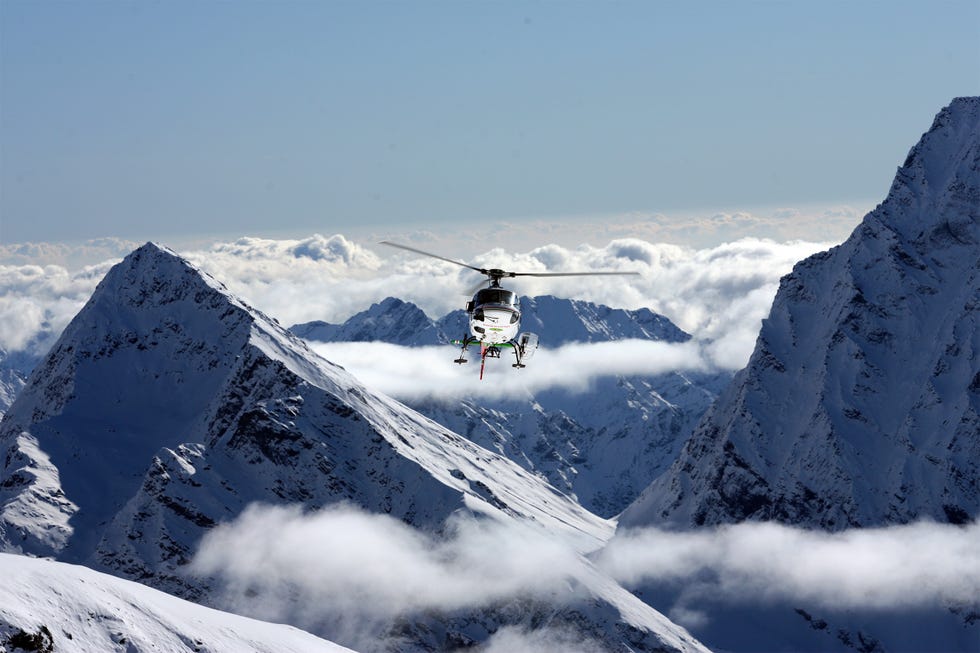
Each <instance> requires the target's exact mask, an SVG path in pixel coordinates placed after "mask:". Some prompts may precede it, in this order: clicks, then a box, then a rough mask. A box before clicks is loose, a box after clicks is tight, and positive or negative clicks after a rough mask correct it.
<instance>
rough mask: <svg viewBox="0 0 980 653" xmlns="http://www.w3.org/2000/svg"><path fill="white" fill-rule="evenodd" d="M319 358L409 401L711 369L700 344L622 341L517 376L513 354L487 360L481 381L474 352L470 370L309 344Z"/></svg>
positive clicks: (346, 346) (523, 392)
mask: <svg viewBox="0 0 980 653" xmlns="http://www.w3.org/2000/svg"><path fill="white" fill-rule="evenodd" d="M311 345H312V348H313V350H314V351H316V352H317V353H318V354H320V355H321V356H323V357H324V358H326V359H327V360H329V361H332V362H334V363H336V364H338V365H341V366H342V367H344V368H345V369H347V370H348V371H349V372H351V373H352V374H353V375H354V376H356V377H357V378H358V379H360V380H361V381H363V382H364V383H365V384H367V385H368V386H370V387H372V388H375V389H377V390H380V391H381V392H384V393H385V394H387V395H390V396H392V397H395V398H397V399H401V400H403V401H411V400H417V399H428V398H437V399H444V400H445V399H452V398H456V397H465V396H482V397H493V398H499V397H521V396H527V394H528V393H535V392H538V391H541V390H544V389H546V388H565V389H568V390H571V391H573V392H585V391H587V390H589V388H590V385H591V383H592V382H593V381H595V380H596V379H597V378H599V377H603V376H621V375H622V376H629V375H655V374H664V373H666V372H671V371H688V370H705V369H708V368H710V367H711V366H712V364H713V361H712V360H710V359H709V357H708V354H707V353H706V351H705V348H704V347H702V346H701V345H700V344H699V343H697V342H695V341H690V342H686V343H681V344H675V343H663V342H650V341H648V340H619V341H614V342H602V343H594V344H581V345H566V346H563V347H559V348H557V349H547V348H540V349H538V350H537V353H536V354H535V355H534V357H533V358H532V359H531V360H530V361H528V362H527V367H526V368H524V369H522V370H520V371H515V370H513V369H511V364H512V363H513V362H514V357H513V354H512V353H511V352H510V351H509V350H507V349H504V350H502V354H501V358H500V359H487V361H486V369H485V373H484V379H483V380H482V381H481V380H480V376H479V366H480V350H479V348H478V347H477V348H470V349H469V350H468V354H467V356H468V359H469V363H467V364H465V365H454V364H453V363H452V360H453V359H454V358H455V357H456V356H457V355H458V352H459V349H458V348H455V349H454V348H453V347H451V346H446V347H415V348H411V347H400V346H398V345H392V344H388V343H381V342H351V343H311Z"/></svg>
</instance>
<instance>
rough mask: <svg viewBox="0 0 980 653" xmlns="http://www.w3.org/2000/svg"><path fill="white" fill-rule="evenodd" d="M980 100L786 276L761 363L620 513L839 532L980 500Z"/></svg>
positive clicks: (961, 110)
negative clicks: (845, 229) (840, 238)
mask: <svg viewBox="0 0 980 653" xmlns="http://www.w3.org/2000/svg"><path fill="white" fill-rule="evenodd" d="M978 207H980V98H960V99H957V100H955V101H954V102H953V103H952V104H951V105H950V106H949V107H948V108H946V109H944V110H943V111H942V112H941V113H940V114H939V116H938V117H937V119H936V121H935V123H934V125H933V127H932V129H931V130H930V131H929V132H927V133H926V134H925V135H924V136H923V137H922V139H921V141H920V142H919V143H918V144H917V145H916V146H915V147H914V148H913V149H912V151H911V153H910V154H909V157H908V159H907V160H906V162H905V165H904V166H903V167H902V168H901V169H899V171H898V174H897V176H896V179H895V183H894V184H893V186H892V188H891V191H890V192H889V195H888V197H887V198H886V200H885V201H884V202H883V203H882V204H881V205H879V206H878V208H876V209H875V210H874V211H872V212H871V213H869V214H868V215H867V216H866V217H865V219H864V221H863V222H862V223H861V224H860V225H859V226H858V227H857V228H856V229H855V231H854V233H853V234H852V235H851V237H850V238H849V239H848V240H847V241H846V242H845V243H844V244H842V245H840V246H839V247H836V248H834V249H832V250H830V251H828V252H824V253H821V254H817V255H815V256H812V257H810V258H808V259H806V260H804V261H802V262H800V263H799V264H797V265H796V267H795V268H794V269H793V272H792V273H791V274H789V275H787V276H786V277H784V278H783V279H782V281H781V283H780V288H779V291H778V293H777V295H776V298H775V301H774V303H773V307H772V311H771V313H770V315H769V317H768V319H766V320H765V321H764V323H763V328H762V331H761V333H760V335H759V339H758V342H757V344H756V349H755V351H754V353H753V354H752V358H751V360H750V362H749V365H748V366H747V367H746V368H745V369H744V370H742V371H741V372H739V373H738V374H737V375H736V377H735V379H734V381H733V382H732V385H731V386H729V388H728V389H727V390H726V391H725V392H724V393H723V395H722V396H721V397H720V398H719V400H718V401H717V402H716V403H715V405H714V406H713V407H712V409H711V410H710V411H709V412H708V414H707V415H706V416H705V418H704V419H703V420H702V421H701V423H700V424H699V426H698V428H697V429H696V430H695V433H694V435H693V436H692V437H691V439H690V441H689V442H688V444H687V445H686V447H685V449H684V451H683V452H682V453H681V456H680V457H679V459H678V460H677V461H676V462H675V463H674V464H673V465H672V467H671V468H670V470H669V471H668V472H667V473H665V474H664V475H662V476H661V477H660V478H658V479H657V480H656V481H654V483H653V484H652V485H651V486H650V487H649V488H647V489H646V490H645V491H644V493H643V495H642V496H641V497H640V498H639V499H638V500H637V501H636V502H635V503H634V504H633V505H632V506H631V507H630V508H629V509H627V510H626V512H625V513H624V514H623V516H622V518H621V520H620V525H621V526H629V527H637V526H643V525H649V524H659V523H669V524H673V525H675V526H678V527H688V526H699V525H710V524H718V523H727V522H738V521H741V520H744V519H773V520H779V521H783V522H787V523H793V524H799V525H805V526H811V527H819V528H826V529H831V530H837V529H843V528H847V527H850V526H871V525H882V524H896V523H909V522H912V521H915V520H917V519H922V518H928V519H932V520H936V521H939V522H952V523H965V522H967V521H969V520H970V519H973V518H976V517H977V516H978V514H980V438H977V434H978V433H980V392H978V389H980V319H978V315H980V314H978V311H977V306H978V303H980V274H978V271H980V263H978V259H977V248H978V245H980V210H978Z"/></svg>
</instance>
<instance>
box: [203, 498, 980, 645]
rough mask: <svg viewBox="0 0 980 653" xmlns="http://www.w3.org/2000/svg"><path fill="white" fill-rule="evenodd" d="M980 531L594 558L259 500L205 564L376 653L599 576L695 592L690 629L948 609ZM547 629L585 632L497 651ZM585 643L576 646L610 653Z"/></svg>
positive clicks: (664, 545)
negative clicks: (822, 612)
mask: <svg viewBox="0 0 980 653" xmlns="http://www.w3.org/2000/svg"><path fill="white" fill-rule="evenodd" d="M978 541H980V523H973V524H971V525H968V526H951V525H941V524H934V523H918V524H912V525H906V526H894V527H889V528H877V529H857V530H851V531H845V532H842V533H834V534H830V533H824V532H818V531H806V530H800V529H795V528H791V527H788V526H781V525H777V524H771V523H744V524H739V525H735V526H729V527H723V528H718V529H713V530H703V531H696V532H688V533H678V532H665V531H660V530H656V529H647V530H637V531H632V532H627V533H622V534H619V535H617V536H616V537H615V538H613V540H612V541H611V542H610V543H609V544H608V545H607V547H606V548H605V549H602V550H601V551H600V552H598V553H597V554H595V555H594V556H593V557H594V560H593V562H589V561H586V560H585V559H584V558H582V557H581V556H579V555H578V554H576V553H575V552H574V551H573V549H572V548H571V547H570V546H569V545H567V544H566V543H565V542H563V541H561V540H560V539H558V538H557V537H555V536H551V535H548V534H545V533H544V532H543V531H541V530H540V529H539V528H535V527H532V526H522V525H520V524H502V523H498V522H493V521H486V520H484V521H474V520H471V519H467V518H459V519H457V520H456V521H454V522H453V523H452V524H451V525H450V528H449V532H448V534H447V535H446V536H445V537H436V536H433V535H427V534H422V533H419V532H418V531H415V530H413V529H412V528H410V527H408V526H406V525H405V524H403V523H402V522H400V521H398V520H395V519H393V518H390V517H387V516H384V515H372V514H367V513H364V512H363V511H360V510H358V509H356V508H352V507H343V506H341V507H333V508H329V509H326V510H324V511H321V512H318V513H308V514H304V513H303V512H302V511H301V510H300V509H298V508H285V507H271V506H252V507H250V508H248V509H247V510H246V511H245V512H244V513H243V514H242V515H241V516H240V517H239V518H238V519H236V520H235V521H234V522H231V523H228V524H225V525H222V526H219V527H217V528H216V529H214V530H213V531H212V532H210V533H209V534H208V535H206V536H205V538H204V540H203V541H202V543H201V547H200V551H199V553H198V555H197V556H196V558H195V559H194V562H193V564H192V566H191V569H192V570H193V572H195V573H200V574H207V575H211V576H214V577H216V578H217V579H218V580H219V582H220V583H221V584H222V586H223V588H224V599H223V600H224V607H226V608H230V609H233V610H234V611H238V612H243V613H246V614H250V615H253V616H257V617H260V618H263V619H272V620H287V621H289V622H290V623H294V624H297V625H300V626H302V627H306V628H311V629H313V630H315V631H319V632H324V633H325V634H327V635H328V636H330V637H331V638H334V639H338V640H339V641H341V642H342V643H345V644H347V645H355V648H358V645H359V646H361V647H363V648H364V650H369V647H370V643H369V642H365V641H361V640H360V639H358V636H357V635H358V633H359V634H361V635H362V636H363V635H364V634H365V633H372V634H374V635H377V634H378V633H380V632H383V631H384V629H385V626H386V625H390V624H391V623H392V621H393V620H395V619H397V618H398V616H399V615H404V614H414V615H421V614H423V613H426V612H427V611H433V610H434V611H438V612H443V613H452V612H453V611H455V610H462V609H471V608H479V607H485V606H490V605H498V606H499V605H501V604H502V603H505V602H507V601H508V600H509V599H518V598H528V597H533V598H535V599H537V600H539V601H546V602H548V601H550V602H551V603H552V604H553V605H555V606H556V607H560V606H561V605H563V604H565V603H567V602H568V601H573V600H576V599H581V598H583V595H580V594H576V592H583V591H587V590H586V589H585V588H586V587H587V585H588V582H587V579H588V578H589V577H590V575H594V574H595V573H605V574H607V575H609V576H610V577H612V578H614V579H615V580H617V581H619V582H621V583H623V584H624V585H626V586H627V587H635V586H638V585H643V586H646V587H650V586H654V587H655V586H658V585H662V586H668V587H685V588H687V589H688V590H690V591H685V592H684V597H683V604H679V605H677V606H675V607H674V609H673V610H672V611H671V615H672V616H673V617H674V618H676V619H678V620H684V618H685V615H686V616H687V617H688V619H687V622H688V625H690V626H692V627H695V626H696V618H697V617H699V616H700V614H701V613H700V611H699V609H700V607H701V603H710V604H711V606H712V609H717V608H718V606H719V604H720V605H722V606H723V605H724V604H726V603H728V604H730V605H733V606H742V605H745V604H747V603H748V604H765V603H769V602H790V603H791V604H792V605H798V604H799V603H805V604H807V605H819V606H822V607H826V608H828V609H830V610H836V611H841V610H846V611H857V612H862V611H866V612H867V611H871V612H881V611H887V610H891V609H896V610H901V609H905V608H909V607H912V608H926V609H930V608H936V609H940V610H942V609H944V608H945V606H948V605H951V604H953V605H956V604H959V605H964V604H965V605H969V604H971V603H975V602H976V601H977V597H978V596H980V548H978V547H977V542H978ZM597 569H598V572H597ZM574 580H584V582H582V583H577V582H572V581H574ZM574 588H578V589H574ZM722 609H723V608H722ZM549 637H565V638H566V640H567V641H569V642H572V641H574V633H571V634H569V633H564V634H562V633H558V632H549V633H541V632H530V633H529V632H524V631H520V630H518V629H506V630H504V631H502V632H500V633H498V638H497V639H495V640H493V641H492V642H491V643H490V644H491V647H490V650H492V651H497V650H501V651H503V650H510V651H528V652H536V651H543V650H548V648H547V642H548V638H549ZM578 643H579V648H577V649H572V650H577V651H592V650H597V649H596V648H595V647H593V646H592V644H591V643H589V642H581V641H579V642H578ZM508 647H510V648H508Z"/></svg>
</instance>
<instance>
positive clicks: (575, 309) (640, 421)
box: [290, 296, 730, 517]
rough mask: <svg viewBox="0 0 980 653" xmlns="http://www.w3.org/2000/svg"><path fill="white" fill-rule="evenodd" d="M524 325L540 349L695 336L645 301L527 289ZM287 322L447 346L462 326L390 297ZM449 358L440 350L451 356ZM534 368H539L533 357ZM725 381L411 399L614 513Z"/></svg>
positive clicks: (621, 381)
mask: <svg viewBox="0 0 980 653" xmlns="http://www.w3.org/2000/svg"><path fill="white" fill-rule="evenodd" d="M520 302H521V313H522V328H523V329H524V330H527V331H532V332H536V333H538V334H539V335H540V336H541V340H542V346H543V347H559V346H563V345H569V344H573V343H594V342H606V341H611V340H624V339H641V340H655V341H660V342H668V343H679V342H686V341H687V340H689V339H690V338H691V336H690V335H688V334H687V333H685V332H684V331H682V330H681V329H679V328H678V327H677V326H676V325H674V324H673V323H672V322H671V321H670V320H669V319H667V318H666V317H664V316H662V315H658V314H657V313H654V312H652V311H650V310H648V309H639V310H635V311H631V310H624V309H613V308H609V307H607V306H602V305H597V304H593V303H591V302H586V301H579V300H573V299H560V298H556V297H552V296H541V297H522V298H521V300H520ZM290 330H291V331H292V332H293V333H295V334H297V335H299V336H301V337H303V338H306V339H308V340H311V341H320V342H342V341H381V342H388V343H393V344H402V345H413V346H418V345H436V344H445V343H447V342H449V340H451V339H452V338H459V337H462V336H463V334H464V333H468V323H467V317H466V313H465V312H464V311H462V310H458V311H453V312H452V313H449V314H448V315H446V316H444V317H442V318H440V319H438V320H433V319H431V318H429V317H428V316H426V315H425V313H423V312H422V310H421V309H419V308H418V307H417V306H415V305H414V304H411V303H408V302H404V301H402V300H400V299H396V298H392V297H389V298H388V299H386V300H384V301H382V302H379V303H377V304H374V305H373V306H371V307H370V308H369V309H368V310H366V311H363V312H361V313H358V314H356V315H354V316H353V317H351V318H350V319H349V320H347V321H346V322H344V323H343V324H339V325H332V324H327V323H325V322H310V323H306V324H300V325H296V326H293V327H291V328H290ZM452 356H453V352H451V351H450V350H449V349H448V348H447V358H446V361H447V364H450V363H449V362H450V360H451V358H452ZM531 364H532V365H533V364H535V363H534V362H533V361H532V363H531ZM729 379H730V375H729V374H728V373H727V372H714V373H703V372H671V373H667V374H660V375H656V376H617V377H607V378H603V379H599V380H597V381H596V382H595V383H594V384H593V387H590V388H589V391H588V393H587V394H586V395H583V394H582V393H581V392H575V391H571V390H567V389H552V390H547V391H543V392H538V393H536V394H534V395H531V394H528V395H527V396H526V397H521V398H516V399H515V398H505V399H489V398H487V397H467V398H464V399H462V400H459V401H455V400H454V401H451V402H447V401H443V400H440V399H427V400H410V401H409V404H410V405H411V406H412V407H413V408H414V409H416V410H418V411H419V412H421V413H422V414H424V415H426V416H427V417H430V418H431V419H433V420H435V421H436V422H439V423H440V424H442V425H443V426H445V427H447V428H449V429H450V430H451V431H454V432H456V433H459V434H461V435H464V436H466V437H467V438H469V439H470V440H472V441H473V442H476V443H477V444H479V445H480V446H482V447H484V448H486V449H490V450H491V451H495V452H497V453H500V454H502V455H504V456H507V457H508V458H510V459H511V460H513V461H515V462H517V463H518V464H520V465H521V466H523V467H524V468H526V469H528V470H530V471H534V472H536V473H538V474H541V475H542V476H544V477H545V478H546V479H547V480H548V482H549V483H551V484H552V485H554V486H555V487H557V488H559V489H561V490H563V491H565V492H567V493H569V494H573V495H574V496H575V497H576V498H577V499H578V501H579V502H580V503H581V504H582V505H583V506H585V507H586V508H588V509H589V510H591V511H592V512H595V513H596V514H599V515H603V516H606V517H611V516H613V515H616V514H617V513H619V512H620V511H622V510H623V509H624V508H625V507H626V506H627V505H629V503H630V502H631V501H632V500H633V499H635V498H636V497H637V496H638V495H639V493H640V491H641V490H642V489H643V488H644V487H646V486H647V485H648V484H649V483H650V481H652V480H653V479H654V478H656V477H657V476H658V475H659V474H660V473H662V472H663V471H665V470H666V469H667V467H668V466H669V465H670V463H671V462H673V460H674V459H675V458H676V457H677V455H678V453H679V451H680V447H681V446H682V445H683V443H684V441H685V440H686V438H687V436H688V435H689V434H690V433H691V431H692V430H693V429H694V426H695V424H696V423H697V421H698V420H699V419H700V417H701V416H702V415H703V414H704V412H705V411H706V410H707V408H708V406H709V405H710V404H711V402H712V401H713V400H714V399H715V397H716V396H717V394H718V392H719V391H720V389H721V388H722V387H724V385H725V384H726V383H727V382H728V380H729Z"/></svg>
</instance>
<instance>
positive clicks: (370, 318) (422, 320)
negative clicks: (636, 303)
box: [289, 295, 691, 347]
mask: <svg viewBox="0 0 980 653" xmlns="http://www.w3.org/2000/svg"><path fill="white" fill-rule="evenodd" d="M520 307H521V315H522V318H521V324H522V327H523V330H525V331H532V332H537V333H539V334H541V335H542V336H544V340H543V343H545V344H547V346H550V347H558V346H561V345H566V344H569V343H575V342H605V341H608V340H625V339H630V338H638V339H642V340H659V341H663V342H686V341H687V340H690V338H691V336H690V335H689V334H687V333H684V331H682V330H681V329H679V328H678V327H677V326H676V325H675V324H674V323H673V322H671V321H670V320H669V319H667V318H666V317H664V316H663V315H659V314H657V313H654V312H653V311H651V310H649V309H646V308H641V309H639V310H635V311H630V310H625V309H621V308H609V307H608V306H603V305H601V304H593V303H592V302H586V301H580V300H575V299H559V298H557V297H552V296H550V295H544V296H539V297H521V298H520ZM289 330H290V331H291V332H292V333H294V334H295V335H297V336H299V337H300V338H304V339H306V340H315V341H317V342H372V341H377V342H389V343H392V344H400V345H406V346H424V345H441V344H446V343H448V342H449V341H450V340H453V339H457V338H462V337H463V336H464V335H469V322H468V318H467V316H466V312H465V311H463V310H462V309H460V310H456V311H453V312H451V313H449V314H448V315H446V316H444V317H442V318H440V319H438V320H433V319H432V318H430V317H428V316H427V315H426V314H425V313H424V312H423V311H422V309H420V308H419V307H418V306H416V305H415V304H412V303H411V302H406V301H403V300H401V299H397V298H395V297H388V298H387V299H385V300H383V301H381V302H378V303H377V304H373V305H371V307H370V308H368V309H367V310H365V311H361V312H360V313H357V314H355V315H354V316H352V317H350V318H349V319H348V320H346V321H345V322H344V323H343V324H330V323H329V322H322V321H314V322H304V323H302V324H296V325H293V326H292V327H290V328H289Z"/></svg>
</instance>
